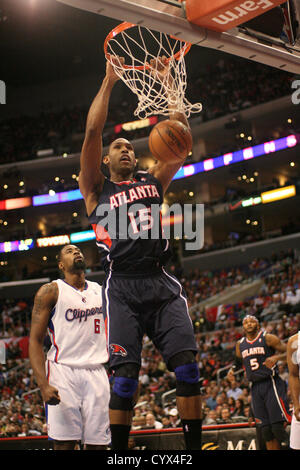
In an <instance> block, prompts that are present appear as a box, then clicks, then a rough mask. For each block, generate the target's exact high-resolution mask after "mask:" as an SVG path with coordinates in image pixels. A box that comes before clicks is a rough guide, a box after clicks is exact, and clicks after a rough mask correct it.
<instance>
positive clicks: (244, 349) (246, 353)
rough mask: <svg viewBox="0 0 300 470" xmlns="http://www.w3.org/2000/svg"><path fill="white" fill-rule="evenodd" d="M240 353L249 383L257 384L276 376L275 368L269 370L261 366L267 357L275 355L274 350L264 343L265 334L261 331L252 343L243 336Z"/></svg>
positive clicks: (276, 370)
mask: <svg viewBox="0 0 300 470" xmlns="http://www.w3.org/2000/svg"><path fill="white" fill-rule="evenodd" d="M240 352H241V356H242V361H243V366H244V368H245V372H246V375H247V379H248V380H249V381H250V382H259V381H261V380H265V379H267V378H268V377H270V376H274V375H276V374H277V372H278V369H277V366H274V367H273V368H272V369H269V368H268V367H266V366H264V365H263V363H264V362H265V360H266V359H267V357H270V356H273V355H274V354H275V351H274V349H273V348H271V347H269V346H268V345H267V343H266V332H263V331H262V330H261V331H260V332H259V333H258V335H257V336H256V338H255V339H254V340H253V341H250V340H248V339H247V338H246V337H245V336H244V337H243V338H242V339H241V340H240Z"/></svg>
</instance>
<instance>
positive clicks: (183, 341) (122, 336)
mask: <svg viewBox="0 0 300 470" xmlns="http://www.w3.org/2000/svg"><path fill="white" fill-rule="evenodd" d="M102 297H103V311H104V312H105V313H104V315H106V318H105V321H106V331H107V336H108V338H107V339H108V345H109V353H110V367H111V368H112V369H114V367H115V366H117V365H120V364H125V363H128V362H133V363H136V364H138V365H140V364H141V352H142V345H143V343H142V341H143V336H144V334H146V335H147V336H148V337H149V339H151V340H152V342H153V344H154V345H155V347H156V348H157V349H158V351H159V352H160V353H161V355H162V357H163V359H164V361H165V363H166V364H167V365H168V361H169V359H170V358H171V357H172V356H174V355H175V354H177V353H179V352H181V351H188V350H189V351H194V352H195V354H196V353H197V346H196V342H195V336H194V330H193V325H192V322H191V319H190V316H189V313H188V307H187V300H186V296H185V293H184V290H183V288H182V286H181V284H180V282H179V281H178V280H177V279H176V278H175V277H174V276H171V275H170V274H168V273H167V272H166V271H165V270H164V269H163V270H162V271H159V272H156V273H154V274H152V275H151V277H139V278H137V277H135V278H132V277H120V276H117V275H115V274H113V273H112V274H110V275H109V276H108V277H107V279H106V280H105V282H104V284H103V287H102Z"/></svg>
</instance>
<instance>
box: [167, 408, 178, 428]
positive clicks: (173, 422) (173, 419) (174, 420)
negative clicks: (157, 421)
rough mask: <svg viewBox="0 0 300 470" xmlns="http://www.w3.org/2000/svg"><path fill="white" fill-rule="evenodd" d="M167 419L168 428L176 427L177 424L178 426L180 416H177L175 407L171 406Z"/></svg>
mask: <svg viewBox="0 0 300 470" xmlns="http://www.w3.org/2000/svg"><path fill="white" fill-rule="evenodd" d="M169 421H170V428H178V426H180V418H179V416H178V411H177V409H176V408H172V409H171V410H170V411H169Z"/></svg>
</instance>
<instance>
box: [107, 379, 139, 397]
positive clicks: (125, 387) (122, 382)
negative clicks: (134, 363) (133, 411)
mask: <svg viewBox="0 0 300 470" xmlns="http://www.w3.org/2000/svg"><path fill="white" fill-rule="evenodd" d="M137 386H138V381H137V380H136V379H130V378H128V377H116V378H115V382H114V384H113V392H114V393H116V394H117V395H119V397H121V398H132V397H133V395H134V393H135V391H136V389H137Z"/></svg>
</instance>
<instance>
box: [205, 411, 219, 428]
mask: <svg viewBox="0 0 300 470" xmlns="http://www.w3.org/2000/svg"><path fill="white" fill-rule="evenodd" d="M203 424H207V425H211V424H217V413H216V411H215V410H209V412H208V414H207V415H206V417H205V418H204V420H203Z"/></svg>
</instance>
